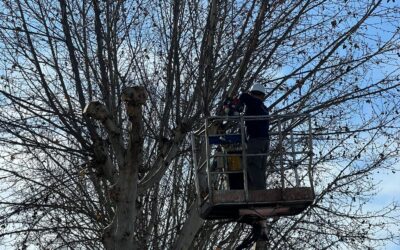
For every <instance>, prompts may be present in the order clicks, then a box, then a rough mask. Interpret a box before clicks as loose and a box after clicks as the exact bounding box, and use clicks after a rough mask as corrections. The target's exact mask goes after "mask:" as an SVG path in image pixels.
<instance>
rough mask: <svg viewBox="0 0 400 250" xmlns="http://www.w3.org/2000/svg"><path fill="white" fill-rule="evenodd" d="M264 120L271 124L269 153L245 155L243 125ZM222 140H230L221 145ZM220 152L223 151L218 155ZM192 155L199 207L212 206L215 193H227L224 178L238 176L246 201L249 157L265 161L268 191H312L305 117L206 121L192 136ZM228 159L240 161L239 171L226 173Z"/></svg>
mask: <svg viewBox="0 0 400 250" xmlns="http://www.w3.org/2000/svg"><path fill="white" fill-rule="evenodd" d="M266 119H268V120H269V123H270V129H269V135H270V140H269V150H268V152H267V153H266V154H248V153H247V150H246V149H247V144H246V131H245V128H246V126H245V122H246V121H256V120H266ZM222 127H224V128H223V129H222ZM224 137H227V138H230V139H229V140H225V141H224V140H223V138H224ZM210 138H211V139H210ZM219 138H220V141H218V140H219ZM229 147H236V149H237V150H235V151H236V152H234V153H232V152H229ZM220 148H222V151H219V150H220ZM192 153H193V163H194V167H195V173H196V178H195V179H196V191H197V194H198V197H199V203H200V204H201V203H202V202H204V200H205V199H208V200H209V201H210V202H212V200H213V192H214V191H215V190H224V189H229V184H228V183H227V179H229V178H227V177H229V175H231V174H238V173H241V174H243V187H244V189H243V190H244V192H245V197H246V200H247V199H248V181H247V180H248V178H247V158H248V157H250V156H265V157H266V158H267V161H266V162H267V166H266V173H265V174H266V175H267V189H268V188H269V187H270V186H274V187H275V188H276V187H277V186H278V187H279V188H282V189H284V188H286V187H302V186H303V187H304V186H309V187H311V188H312V190H314V188H313V173H312V167H311V166H312V158H313V157H312V156H313V144H312V125H311V118H310V115H308V114H287V115H272V116H213V117H208V118H206V120H205V124H204V126H203V127H202V128H201V129H200V130H198V131H196V132H194V133H193V134H192ZM229 157H240V165H241V170H236V171H232V170H229V169H228V167H229V166H227V162H228V159H229ZM220 162H223V164H222V165H221V163H220ZM216 164H217V167H216V166H215V165H216ZM218 164H219V165H218Z"/></svg>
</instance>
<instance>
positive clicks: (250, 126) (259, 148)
mask: <svg viewBox="0 0 400 250" xmlns="http://www.w3.org/2000/svg"><path fill="white" fill-rule="evenodd" d="M239 99H240V101H241V102H242V103H243V104H244V105H245V116H267V115H268V109H267V107H266V106H265V105H264V99H265V88H264V87H263V86H262V85H261V84H254V85H253V86H252V87H251V89H250V93H242V94H241V95H240V96H239ZM268 129H269V121H268V119H266V118H264V119H258V120H248V121H246V131H247V140H248V141H247V155H249V154H266V152H267V151H268V145H269V132H268ZM265 171H266V155H264V156H247V176H248V185H249V186H248V188H249V189H250V190H256V189H265V188H266V181H265Z"/></svg>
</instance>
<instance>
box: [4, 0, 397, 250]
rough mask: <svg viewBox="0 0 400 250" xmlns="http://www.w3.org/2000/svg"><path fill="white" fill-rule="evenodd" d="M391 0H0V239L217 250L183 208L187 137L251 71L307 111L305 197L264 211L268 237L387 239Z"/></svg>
mask: <svg viewBox="0 0 400 250" xmlns="http://www.w3.org/2000/svg"><path fill="white" fill-rule="evenodd" d="M399 14H400V13H399V8H398V6H396V3H392V2H383V1H368V0H365V1H364V0H363V1H355V0H354V1H352V0H348V1H326V0H319V1H300V0H298V1H256V0H253V1H250V0H248V1H247V0H246V1H219V0H212V1H198V0H190V1H178V0H174V1H148V0H131V1H127V0H126V1H124V0H119V1H98V0H92V1H88V0H81V1H75V0H59V1H57V2H54V1H49V0H35V1H22V0H16V1H9V0H3V1H1V3H0V17H1V18H0V39H1V40H0V41H1V42H0V54H1V58H2V59H1V61H0V67H1V68H0V75H1V87H0V93H1V94H0V98H1V99H0V105H1V110H0V112H1V116H0V143H1V146H2V152H1V164H0V179H1V185H0V188H1V190H2V192H1V201H0V209H1V212H0V224H1V228H0V242H1V243H2V244H13V245H15V246H16V247H17V248H20V247H21V248H23V249H24V248H26V247H27V246H28V245H36V246H38V248H39V249H42V248H43V249H45V248H46V249H47V248H63V247H69V248H79V247H80V248H85V249H99V248H105V249H172V248H173V249H190V248H196V249H209V248H214V247H216V246H220V247H223V248H225V249H232V248H234V247H235V246H237V245H238V244H239V243H240V241H241V240H242V239H243V237H244V236H245V235H246V233H247V232H248V230H249V228H248V227H247V226H246V225H242V224H235V223H234V222H229V221H210V222H204V221H203V220H202V219H200V218H199V216H198V214H197V208H196V206H195V203H193V201H194V199H195V194H194V180H193V178H194V177H193V169H192V167H191V161H192V159H191V153H190V152H191V151H190V144H189V139H188V135H189V133H190V132H191V131H194V130H196V129H198V128H199V127H201V126H202V120H203V118H204V117H206V116H209V115H211V114H214V113H218V112H219V111H218V110H219V107H220V106H221V103H222V101H223V100H224V99H225V98H226V97H228V96H232V95H235V94H237V93H238V92H239V91H240V90H242V91H246V90H247V89H248V88H249V87H250V86H251V85H252V84H253V83H255V82H258V83H262V84H263V85H265V86H266V87H267V89H268V98H267V105H268V106H269V108H270V110H271V113H272V114H285V113H308V114H311V116H312V119H313V127H314V130H313V136H314V143H315V145H314V147H315V149H316V151H315V155H314V164H313V166H314V167H313V171H314V175H315V176H314V177H315V187H316V191H317V198H316V200H315V202H314V203H313V204H312V205H311V206H310V207H309V208H308V209H307V210H306V211H305V212H304V213H302V214H300V215H298V216H294V217H290V218H289V217H286V218H270V219H268V221H267V222H268V230H269V235H268V237H269V240H268V242H266V244H267V245H268V247H269V248H272V249H308V248H310V249H343V248H352V249H365V248H368V247H369V248H371V249H372V248H373V249H375V248H376V247H378V246H381V245H383V244H385V242H387V241H394V242H397V243H398V242H399V236H398V235H396V234H395V233H393V232H394V231H393V230H394V229H398V226H399V221H398V219H397V218H398V217H397V216H398V214H397V213H398V212H397V208H398V206H397V204H395V203H394V204H385V206H382V207H381V208H378V209H373V210H368V209H367V204H368V201H369V200H370V199H371V198H372V197H374V195H375V193H376V192H377V185H378V183H377V182H376V181H374V180H373V179H372V178H373V175H374V173H376V172H377V171H387V172H389V173H390V172H391V171H398V166H396V165H395V162H396V161H398V159H399V151H398V150H399V145H398V143H399V141H400V140H399V139H400V138H399V126H398V124H399V120H400V116H399V111H398V107H399V100H400V98H399V92H400V84H399V63H398V62H399V60H398V56H399V51H400V48H399V44H400V43H399V38H400V37H399V26H398V22H399V17H400V15H399Z"/></svg>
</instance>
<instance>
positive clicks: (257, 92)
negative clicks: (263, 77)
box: [250, 83, 265, 100]
mask: <svg viewBox="0 0 400 250" xmlns="http://www.w3.org/2000/svg"><path fill="white" fill-rule="evenodd" d="M250 93H251V95H252V96H254V97H257V98H259V99H261V100H264V98H265V88H264V86H262V85H261V84H259V83H256V84H254V85H253V86H252V87H251V88H250Z"/></svg>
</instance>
